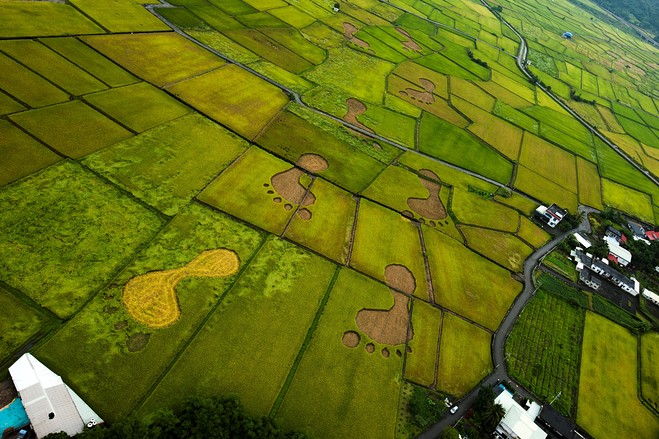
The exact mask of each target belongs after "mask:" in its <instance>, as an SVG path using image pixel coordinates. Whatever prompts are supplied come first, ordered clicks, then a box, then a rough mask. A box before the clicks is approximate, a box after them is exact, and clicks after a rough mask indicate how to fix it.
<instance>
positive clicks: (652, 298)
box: [643, 288, 659, 305]
mask: <svg viewBox="0 0 659 439" xmlns="http://www.w3.org/2000/svg"><path fill="white" fill-rule="evenodd" d="M643 297H645V298H646V299H648V301H649V302H652V303H654V304H655V305H659V295H657V294H656V293H653V292H652V291H650V290H648V289H647V288H644V289H643Z"/></svg>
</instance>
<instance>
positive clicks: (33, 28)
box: [0, 2, 103, 38]
mask: <svg viewBox="0 0 659 439" xmlns="http://www.w3.org/2000/svg"><path fill="white" fill-rule="evenodd" d="M0 15H2V17H3V19H2V21H0V38H17V37H41V36H53V35H71V34H76V35H82V34H100V33H103V30H102V29H101V28H100V27H98V26H97V25H96V24H94V23H93V22H92V21H91V20H89V19H88V18H86V17H85V16H84V15H82V14H80V13H79V12H78V11H76V10H75V9H74V8H73V7H71V6H70V5H67V4H63V3H55V2H2V4H1V5H0Z"/></svg>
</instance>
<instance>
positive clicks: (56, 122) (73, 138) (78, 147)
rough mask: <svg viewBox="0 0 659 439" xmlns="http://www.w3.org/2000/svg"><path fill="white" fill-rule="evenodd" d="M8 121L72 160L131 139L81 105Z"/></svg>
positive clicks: (33, 112)
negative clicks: (11, 121)
mask: <svg viewBox="0 0 659 439" xmlns="http://www.w3.org/2000/svg"><path fill="white" fill-rule="evenodd" d="M11 119H12V120H13V121H14V122H16V123H17V124H18V125H20V126H21V127H22V128H24V129H25V130H26V131H28V132H29V133H30V134H32V135H33V136H35V137H37V138H38V139H40V140H42V141H43V142H44V143H46V144H48V145H50V146H51V147H52V148H54V149H56V150H57V151H59V152H60V153H62V154H63V155H66V156H68V157H73V158H80V157H83V156H85V155H87V154H89V153H92V152H95V151H98V150H99V149H102V148H104V147H106V146H109V145H112V144H114V143H117V142H120V141H122V140H125V139H128V138H130V137H132V136H133V134H132V133H131V132H130V131H128V130H126V129H125V128H123V127H122V126H120V125H118V124H116V123H115V122H113V121H112V120H110V119H109V118H107V117H105V116H104V115H103V114H101V113H99V112H98V111H96V110H94V109H92V108H91V107H89V106H87V105H85V104H84V103H83V102H82V101H71V102H66V103H63V104H58V105H52V106H50V107H44V108H39V109H36V110H30V111H25V112H23V113H16V114H14V115H12V116H11ZM62 127H66V128H65V129H62Z"/></svg>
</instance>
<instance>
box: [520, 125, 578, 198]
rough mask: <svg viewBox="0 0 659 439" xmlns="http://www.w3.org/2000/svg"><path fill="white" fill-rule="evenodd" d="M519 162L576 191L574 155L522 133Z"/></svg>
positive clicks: (571, 190) (531, 135)
mask: <svg viewBox="0 0 659 439" xmlns="http://www.w3.org/2000/svg"><path fill="white" fill-rule="evenodd" d="M519 163H520V164H521V165H523V166H525V167H526V168H528V169H530V170H532V171H533V172H535V173H536V174H539V175H541V176H543V177H545V178H546V179H548V180H551V181H553V182H554V183H556V184H558V185H559V186H562V187H564V188H565V189H567V190H569V191H570V192H575V193H576V192H577V170H576V162H575V156H574V155H572V154H570V153H569V152H567V151H565V150H563V149H560V148H558V147H557V146H554V145H552V144H551V143H548V142H545V141H544V140H542V139H541V138H539V137H537V136H534V135H533V134H531V133H525V134H524V140H523V141H522V152H521V154H520V156H519Z"/></svg>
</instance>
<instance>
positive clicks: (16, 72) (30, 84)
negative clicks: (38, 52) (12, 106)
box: [0, 53, 69, 108]
mask: <svg viewBox="0 0 659 439" xmlns="http://www.w3.org/2000/svg"><path fill="white" fill-rule="evenodd" d="M0 69H2V75H0V88H2V90H4V91H6V92H7V93H9V94H10V95H12V96H14V97H15V98H17V99H19V100H20V101H22V102H25V103H26V104H28V105H29V106H31V107H33V108H38V107H43V106H46V105H52V104H57V103H60V102H65V101H68V100H69V96H68V95H67V94H66V93H64V92H63V91H62V90H60V89H59V88H57V87H55V86H54V85H53V84H51V83H50V82H48V81H46V80H45V79H44V78H42V77H41V76H39V75H37V74H36V73H34V72H33V71H31V70H28V69H27V68H25V67H23V66H22V65H21V64H18V63H17V62H16V61H14V60H13V59H11V58H9V57H8V56H6V55H4V54H3V53H0Z"/></svg>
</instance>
